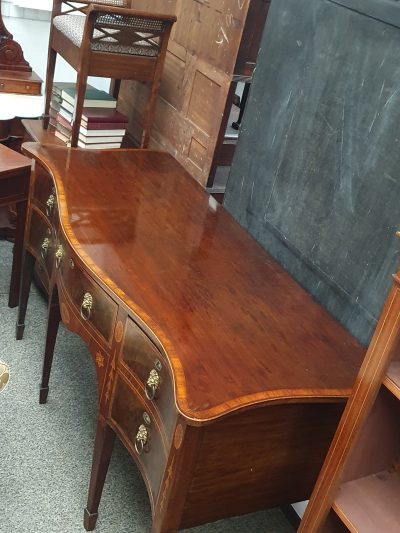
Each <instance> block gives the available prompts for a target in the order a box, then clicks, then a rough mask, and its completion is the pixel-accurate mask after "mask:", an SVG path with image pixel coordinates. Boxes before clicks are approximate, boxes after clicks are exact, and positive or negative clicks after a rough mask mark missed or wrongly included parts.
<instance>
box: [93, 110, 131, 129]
mask: <svg viewBox="0 0 400 533" xmlns="http://www.w3.org/2000/svg"><path fill="white" fill-rule="evenodd" d="M86 122H87V123H88V124H91V123H98V122H100V123H103V124H105V123H107V124H108V123H111V124H120V125H121V124H124V125H126V124H127V123H128V117H126V116H125V115H123V114H122V113H120V112H119V111H116V110H115V109H110V108H102V107H84V108H83V113H82V123H86ZM121 127H124V126H121Z"/></svg>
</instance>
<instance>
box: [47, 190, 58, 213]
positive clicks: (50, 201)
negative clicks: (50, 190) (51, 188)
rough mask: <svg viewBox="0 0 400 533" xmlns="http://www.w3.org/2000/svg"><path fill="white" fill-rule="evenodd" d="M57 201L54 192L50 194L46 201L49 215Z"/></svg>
mask: <svg viewBox="0 0 400 533" xmlns="http://www.w3.org/2000/svg"><path fill="white" fill-rule="evenodd" d="M55 201H56V197H55V196H54V194H50V196H49V197H48V199H47V202H46V215H47V216H48V217H49V216H50V215H51V213H52V211H53V207H54V203H55Z"/></svg>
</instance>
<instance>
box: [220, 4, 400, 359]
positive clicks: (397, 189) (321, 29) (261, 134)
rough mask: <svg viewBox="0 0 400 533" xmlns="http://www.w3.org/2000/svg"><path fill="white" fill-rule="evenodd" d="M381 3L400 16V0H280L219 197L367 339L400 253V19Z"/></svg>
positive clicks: (355, 332) (273, 7)
mask: <svg viewBox="0 0 400 533" xmlns="http://www.w3.org/2000/svg"><path fill="white" fill-rule="evenodd" d="M340 3H342V4H346V6H343V5H340ZM384 4H386V5H387V6H388V5H389V4H390V9H392V10H397V11H398V13H399V16H398V17H397V19H396V17H394V16H393V20H395V19H396V20H398V21H399V20H400V2H398V1H395V0H393V1H391V0H365V6H366V7H367V8H368V14H362V13H361V12H360V11H362V2H361V1H360V0H338V1H337V2H334V1H329V0H273V2H272V5H271V8H270V12H269V16H268V20H267V25H266V28H265V31H264V36H263V40H262V44H261V49H260V53H259V57H258V61H257V67H256V71H255V75H254V80H253V83H252V86H251V90H250V95H249V100H248V104H247V108H246V112H245V115H244V118H243V123H242V130H241V134H240V137H239V141H238V146H237V149H236V153H235V157H234V161H233V164H232V169H231V173H230V177H229V181H228V186H227V191H226V195H225V201H224V205H225V207H226V208H227V209H228V210H229V211H230V212H231V213H232V214H233V215H234V216H235V218H236V219H237V220H238V221H239V222H240V223H241V224H242V225H243V226H244V227H246V228H247V229H248V230H249V232H250V233H251V234H252V235H253V236H254V237H255V238H256V239H257V240H258V241H259V242H260V243H261V244H262V245H263V246H264V247H265V248H266V249H267V250H268V251H269V252H270V253H271V255H272V256H274V257H275V258H276V259H277V260H278V261H279V262H280V263H281V264H282V265H283V266H284V267H285V268H286V269H287V270H288V271H289V272H290V273H291V275H292V276H293V277H294V278H295V279H297V280H298V281H299V283H300V284H301V285H302V286H304V287H305V288H306V289H307V290H308V292H310V293H311V294H312V295H313V296H314V297H315V298H316V299H317V300H318V301H319V302H320V303H321V304H322V305H323V306H324V307H325V308H326V309H328V310H329V311H330V312H331V313H332V314H333V315H334V316H335V317H336V318H337V319H338V320H339V321H340V322H341V323H342V324H343V325H344V326H345V327H346V328H347V329H348V330H349V331H350V332H351V333H352V334H353V335H354V336H355V337H356V338H357V339H359V340H360V342H362V343H363V344H367V343H368V341H369V339H370V337H371V334H372V332H373V329H374V327H375V325H376V321H377V318H378V316H379V313H380V310H381V308H382V305H383V302H384V300H385V298H386V296H387V293H388V290H389V288H390V286H391V274H392V273H394V272H395V271H396V269H397V267H398V265H399V243H398V242H397V239H396V237H395V232H396V231H397V229H398V228H399V227H400V29H399V28H397V27H396V26H395V25H393V24H388V23H387V21H382V20H381V19H382V13H383V15H385V14H386V15H387V13H388V11H387V10H385V9H382V7H384ZM350 8H354V9H350ZM374 10H375V11H374ZM397 11H392V13H397ZM374 15H376V16H374ZM383 18H385V17H383ZM299 320H301V317H299ZM294 349H295V348H294Z"/></svg>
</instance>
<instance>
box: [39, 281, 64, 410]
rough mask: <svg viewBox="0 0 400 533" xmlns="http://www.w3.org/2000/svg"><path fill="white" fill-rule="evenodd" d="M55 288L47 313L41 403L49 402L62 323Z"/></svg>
mask: <svg viewBox="0 0 400 533" xmlns="http://www.w3.org/2000/svg"><path fill="white" fill-rule="evenodd" d="M54 291H56V289H53V293H52V295H51V296H50V298H49V307H48V314H47V333H46V345H45V350H44V359H43V370H42V383H41V385H40V395H39V403H40V404H43V403H46V402H47V395H48V394H49V379H50V372H51V365H52V362H53V354H54V346H55V344H56V339H57V333H58V326H59V325H60V320H61V315H60V307H59V304H58V296H57V293H55V292H54Z"/></svg>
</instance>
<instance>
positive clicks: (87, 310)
mask: <svg viewBox="0 0 400 533" xmlns="http://www.w3.org/2000/svg"><path fill="white" fill-rule="evenodd" d="M92 308H93V296H92V295H91V294H90V292H86V293H85V294H84V295H83V300H82V304H81V317H82V318H83V319H84V320H89V318H90V315H91V313H92Z"/></svg>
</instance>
